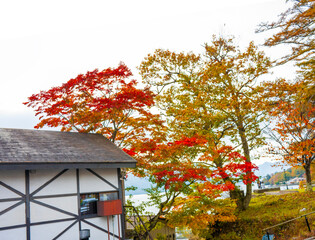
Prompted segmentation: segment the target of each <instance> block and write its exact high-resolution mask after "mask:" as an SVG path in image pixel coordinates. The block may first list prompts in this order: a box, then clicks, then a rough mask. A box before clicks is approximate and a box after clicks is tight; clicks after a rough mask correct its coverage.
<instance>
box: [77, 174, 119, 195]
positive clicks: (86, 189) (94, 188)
mask: <svg viewBox="0 0 315 240" xmlns="http://www.w3.org/2000/svg"><path fill="white" fill-rule="evenodd" d="M92 170H93V171H94V172H96V173H97V174H99V175H100V176H102V177H103V178H105V179H106V180H107V181H109V182H111V183H112V184H113V185H114V186H115V187H118V180H117V179H118V177H117V169H92ZM104 191H116V189H114V188H113V187H112V186H110V185H108V184H107V183H105V182H103V181H102V180H101V179H99V178H98V177H97V176H95V175H94V174H92V173H91V172H89V171H87V170H85V169H83V170H80V192H81V193H93V192H104Z"/></svg>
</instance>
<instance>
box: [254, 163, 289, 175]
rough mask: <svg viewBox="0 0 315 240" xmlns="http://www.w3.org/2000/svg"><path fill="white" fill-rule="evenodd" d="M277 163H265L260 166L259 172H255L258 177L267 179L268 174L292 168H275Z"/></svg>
mask: <svg viewBox="0 0 315 240" xmlns="http://www.w3.org/2000/svg"><path fill="white" fill-rule="evenodd" d="M274 165H275V163H272V162H264V163H263V164H260V165H258V171H255V173H256V175H257V176H260V177H265V176H266V175H267V174H272V173H275V172H283V170H286V169H288V168H290V166H288V165H286V166H274Z"/></svg>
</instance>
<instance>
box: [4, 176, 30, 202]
mask: <svg viewBox="0 0 315 240" xmlns="http://www.w3.org/2000/svg"><path fill="white" fill-rule="evenodd" d="M0 181H2V182H4V183H5V184H7V185H9V186H10V187H12V188H14V189H16V190H18V191H20V192H21V193H25V176H24V171H20V170H4V171H1V172H0ZM0 191H1V190H0ZM2 194H4V193H2V192H0V197H1V198H2V196H5V197H7V198H10V197H16V196H17V195H16V194H15V193H13V192H11V193H6V194H8V195H2Z"/></svg>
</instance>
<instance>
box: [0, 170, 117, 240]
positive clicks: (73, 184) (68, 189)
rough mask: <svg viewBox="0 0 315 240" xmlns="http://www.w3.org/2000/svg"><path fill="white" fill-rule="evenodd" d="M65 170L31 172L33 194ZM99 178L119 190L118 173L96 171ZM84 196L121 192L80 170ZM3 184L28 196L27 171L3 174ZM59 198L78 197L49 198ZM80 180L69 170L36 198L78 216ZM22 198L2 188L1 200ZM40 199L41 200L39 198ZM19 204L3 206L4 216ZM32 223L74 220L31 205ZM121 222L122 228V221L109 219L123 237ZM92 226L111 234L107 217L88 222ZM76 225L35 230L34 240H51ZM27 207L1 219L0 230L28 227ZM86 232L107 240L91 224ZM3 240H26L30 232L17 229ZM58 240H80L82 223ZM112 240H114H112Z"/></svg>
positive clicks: (2, 236)
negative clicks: (26, 189)
mask: <svg viewBox="0 0 315 240" xmlns="http://www.w3.org/2000/svg"><path fill="white" fill-rule="evenodd" d="M61 171H62V170H36V171H31V172H30V193H32V192H33V191H35V190H37V189H38V188H39V187H41V186H42V185H43V184H45V183H46V182H47V181H49V180H50V179H52V178H53V177H55V176H56V175H57V174H58V173H60V172H61ZM93 171H95V172H96V173H97V174H99V176H101V177H103V178H104V179H106V180H107V181H109V182H110V183H111V184H113V185H114V186H115V187H117V188H118V186H119V184H118V176H117V169H93ZM79 178H80V184H79V188H80V193H81V194H84V193H98V192H107V191H117V190H116V189H115V188H114V187H113V186H111V185H110V184H107V183H105V182H104V181H102V180H101V179H100V178H98V177H97V176H95V175H94V174H92V173H91V172H89V171H87V170H85V169H80V174H79ZM0 181H2V182H3V183H5V184H7V185H9V186H10V187H12V188H15V189H17V190H18V191H20V192H22V193H23V194H25V171H24V170H21V171H15V170H14V171H13V170H5V171H0ZM58 194H75V195H74V196H66V197H53V198H46V197H47V196H48V195H58ZM76 194H77V178H76V170H68V171H67V172H65V173H64V174H62V175H61V176H60V177H58V178H57V179H56V180H54V181H53V182H51V183H50V184H48V185H47V186H46V187H45V188H43V189H42V190H40V191H39V192H37V193H36V194H35V195H34V197H35V200H36V201H39V202H41V203H44V204H48V205H50V206H52V207H56V208H59V209H62V210H64V211H67V212H70V213H72V214H75V215H78V208H79V206H78V200H77V196H76ZM19 197H20V196H19V195H18V194H16V193H14V192H12V191H10V190H8V189H6V188H5V187H3V186H1V185H0V199H8V198H19ZM36 197H39V198H36ZM16 202H17V201H11V202H0V212H1V211H3V210H4V209H6V208H7V207H9V206H12V205H14V204H15V203H16ZM30 213H31V214H30V221H31V224H32V223H40V222H43V221H53V220H59V219H66V218H74V216H70V215H68V214H65V213H61V212H58V211H55V210H54V209H50V208H47V207H45V206H41V205H39V204H37V203H34V202H31V204H30ZM118 218H119V224H120V227H121V225H122V224H121V222H120V217H118V216H115V217H109V219H110V221H109V226H110V231H111V232H113V231H114V233H115V234H116V235H119V234H120V236H121V229H119V232H118ZM87 220H88V221H89V222H91V223H93V224H95V225H97V226H99V227H101V228H104V229H106V230H107V226H108V225H107V217H95V218H89V219H87ZM73 222H74V221H72V220H71V221H66V222H58V223H49V224H41V225H36V226H31V239H32V240H43V239H51V238H50V236H52V238H53V237H55V236H56V235H58V234H59V233H60V232H62V231H63V230H64V229H65V228H67V227H68V226H69V225H70V224H71V223H73ZM25 223H26V220H25V204H24V203H23V204H21V205H19V206H18V207H16V208H14V209H12V210H10V211H8V212H7V213H5V214H2V215H0V228H1V227H8V226H13V225H21V224H25ZM82 229H90V231H91V237H90V240H93V239H95V240H97V239H105V236H106V239H107V234H106V233H104V232H103V231H100V230H98V229H96V228H94V227H92V226H90V225H88V224H85V223H82ZM0 239H1V240H6V239H8V240H13V239H14V240H19V239H26V228H25V227H22V228H17V229H11V230H5V231H0ZM58 239H65V240H68V239H69V240H70V239H71V240H73V239H79V225H78V223H77V224H75V225H74V226H72V227H71V228H70V229H69V230H68V231H67V232H66V233H65V234H63V235H62V236H61V237H60V238H58ZM111 239H114V238H113V237H111Z"/></svg>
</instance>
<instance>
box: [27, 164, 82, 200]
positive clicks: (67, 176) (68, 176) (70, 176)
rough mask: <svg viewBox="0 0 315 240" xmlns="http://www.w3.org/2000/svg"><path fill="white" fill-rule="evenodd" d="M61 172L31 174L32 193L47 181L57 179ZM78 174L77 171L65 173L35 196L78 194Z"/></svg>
mask: <svg viewBox="0 0 315 240" xmlns="http://www.w3.org/2000/svg"><path fill="white" fill-rule="evenodd" d="M60 172H61V170H58V171H56V170H36V171H35V172H33V173H31V174H30V192H31V193H32V192H33V191H35V190H36V189H37V188H39V187H40V186H42V185H43V184H45V183H46V182H47V181H49V180H50V179H52V178H53V177H55V176H56V175H57V174H58V173H60ZM76 192H77V184H76V174H75V170H68V171H67V172H65V173H63V174H62V175H61V176H59V177H58V178H57V179H55V180H54V181H53V182H51V183H50V184H48V185H47V186H46V187H45V188H43V189H42V190H40V191H39V192H38V193H37V194H36V195H35V196H42V195H52V194H67V193H76Z"/></svg>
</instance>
